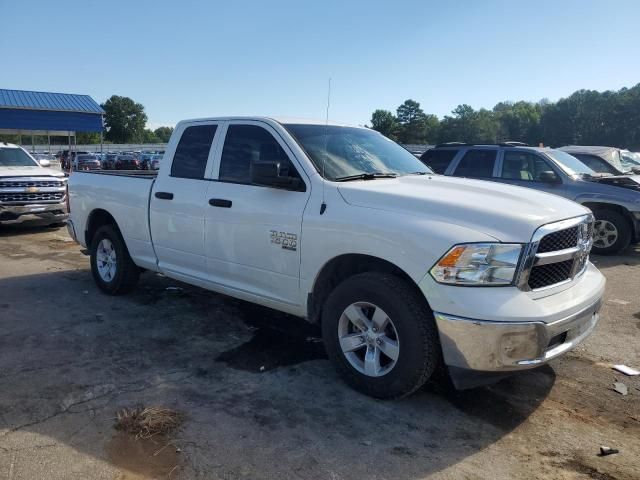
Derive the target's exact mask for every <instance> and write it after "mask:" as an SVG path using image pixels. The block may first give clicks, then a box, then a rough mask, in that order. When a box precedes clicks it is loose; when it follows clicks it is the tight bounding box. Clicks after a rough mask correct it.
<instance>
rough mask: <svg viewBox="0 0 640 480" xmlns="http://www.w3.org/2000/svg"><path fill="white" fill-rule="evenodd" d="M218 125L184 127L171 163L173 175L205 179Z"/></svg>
mask: <svg viewBox="0 0 640 480" xmlns="http://www.w3.org/2000/svg"><path fill="white" fill-rule="evenodd" d="M217 128H218V125H211V124H209V125H193V126H190V127H187V128H185V129H184V132H182V136H181V137H180V142H178V146H177V147H176V153H175V155H174V156H173V162H172V163H171V176H172V177H178V178H191V179H196V180H202V179H204V175H205V170H206V168H207V160H208V159H209V151H210V150H211V144H212V143H213V137H214V136H215V134H216V130H217Z"/></svg>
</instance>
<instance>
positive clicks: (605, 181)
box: [420, 142, 640, 254]
mask: <svg viewBox="0 0 640 480" xmlns="http://www.w3.org/2000/svg"><path fill="white" fill-rule="evenodd" d="M420 160H422V162H423V163H424V164H426V165H427V166H428V167H430V168H431V169H432V170H433V171H434V172H436V173H440V174H443V175H451V176H455V177H468V178H476V179H484V180H491V181H494V182H502V183H509V184H512V185H519V186H522V187H528V188H535V189H536V190H543V191H545V192H548V193H553V194H556V195H560V196H563V197H565V198H569V199H571V200H574V201H576V202H578V203H580V204H582V205H584V206H586V207H588V208H590V209H591V210H592V211H593V213H594V215H595V217H596V223H595V228H594V243H593V251H594V253H600V254H609V253H617V252H619V251H620V250H622V249H624V248H626V247H627V246H628V245H629V243H631V242H638V241H640V177H639V176H630V175H608V174H602V173H597V172H595V171H593V170H592V169H591V168H589V167H588V166H587V165H585V164H584V163H583V162H581V161H580V160H578V159H577V158H575V157H573V156H572V155H569V154H568V153H566V152H563V151H561V150H554V149H550V148H537V147H529V146H526V145H525V144H522V143H518V142H507V143H501V144H496V145H471V144H464V143H445V144H441V145H436V146H435V148H432V149H431V150H427V151H426V152H425V153H424V154H423V155H422V156H421V157H420Z"/></svg>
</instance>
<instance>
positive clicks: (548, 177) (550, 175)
mask: <svg viewBox="0 0 640 480" xmlns="http://www.w3.org/2000/svg"><path fill="white" fill-rule="evenodd" d="M538 178H539V179H540V181H541V182H545V183H560V179H559V178H558V175H556V172H554V171H552V170H545V171H544V172H540V175H539V177H538Z"/></svg>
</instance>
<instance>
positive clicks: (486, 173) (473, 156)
mask: <svg viewBox="0 0 640 480" xmlns="http://www.w3.org/2000/svg"><path fill="white" fill-rule="evenodd" d="M497 153H498V152H497V150H489V149H482V150H480V149H478V150H467V152H466V153H465V154H464V157H462V159H461V160H460V162H459V163H458V166H457V167H456V171H455V175H456V176H457V177H479V178H488V177H491V176H493V167H494V166H495V163H496V156H497Z"/></svg>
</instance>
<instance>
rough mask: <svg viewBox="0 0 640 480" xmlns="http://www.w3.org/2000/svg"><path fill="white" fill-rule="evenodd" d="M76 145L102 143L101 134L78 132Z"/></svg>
mask: <svg viewBox="0 0 640 480" xmlns="http://www.w3.org/2000/svg"><path fill="white" fill-rule="evenodd" d="M76 143H77V144H78V145H91V144H94V143H100V134H99V133H97V132H78V133H76Z"/></svg>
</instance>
